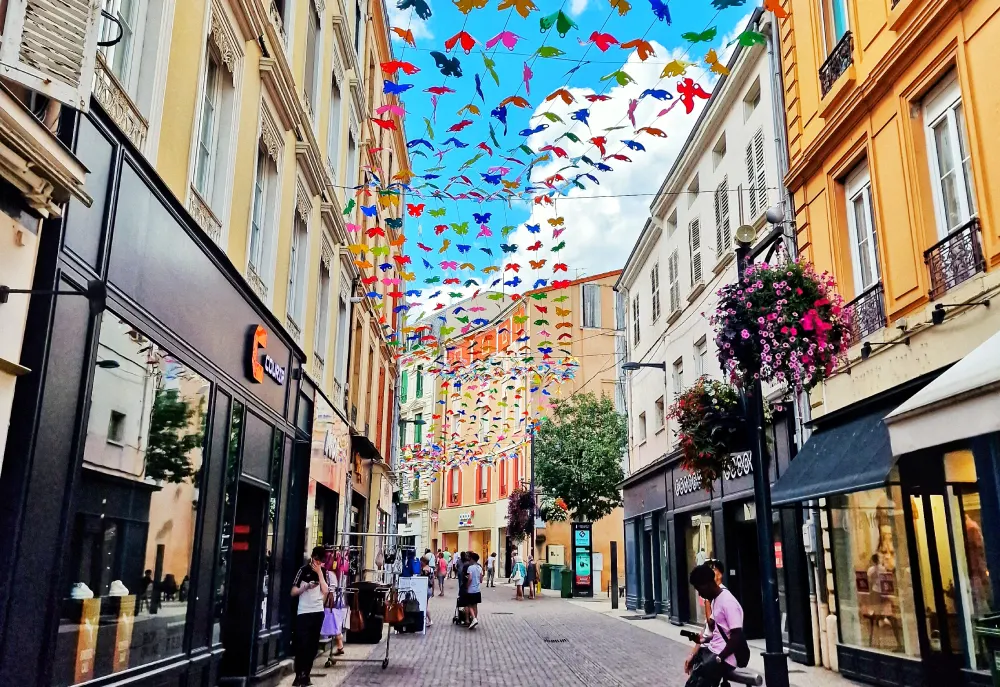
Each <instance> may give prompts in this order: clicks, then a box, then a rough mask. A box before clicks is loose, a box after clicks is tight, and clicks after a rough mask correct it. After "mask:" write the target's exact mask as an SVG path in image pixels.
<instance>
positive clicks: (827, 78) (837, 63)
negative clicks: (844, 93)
mask: <svg viewBox="0 0 1000 687" xmlns="http://www.w3.org/2000/svg"><path fill="white" fill-rule="evenodd" d="M852 64H854V35H853V34H852V33H851V32H850V31H848V32H847V33H845V34H844V36H843V38H841V39H840V42H838V43H837V45H835V46H834V48H833V50H831V51H830V55H829V56H828V57H827V58H826V62H824V63H823V66H822V67H820V68H819V87H820V90H821V91H822V92H823V96H824V97H825V96H826V94H827V93H829V92H830V89H831V88H833V84H835V83H837V79H839V78H840V77H841V76H843V74H844V72H846V71H847V68H848V67H850V66H851V65H852Z"/></svg>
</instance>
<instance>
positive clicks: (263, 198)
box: [247, 147, 278, 302]
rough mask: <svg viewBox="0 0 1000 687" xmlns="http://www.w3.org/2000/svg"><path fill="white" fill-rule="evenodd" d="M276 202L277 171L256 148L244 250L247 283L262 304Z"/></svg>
mask: <svg viewBox="0 0 1000 687" xmlns="http://www.w3.org/2000/svg"><path fill="white" fill-rule="evenodd" d="M277 202H278V169H277V167H276V166H275V163H274V160H273V159H272V158H271V157H270V155H268V153H267V151H266V150H264V148H262V147H258V148H257V165H256V170H255V172H254V186H253V201H252V205H251V208H250V238H249V245H248V246H247V267H248V269H247V272H248V275H247V277H248V279H247V280H248V281H249V282H250V285H251V286H252V287H253V289H254V291H255V292H256V293H257V295H258V296H260V297H261V300H264V301H266V302H269V294H270V286H271V279H272V276H273V274H274V236H275V230H274V227H275V212H274V211H275V208H276V207H277Z"/></svg>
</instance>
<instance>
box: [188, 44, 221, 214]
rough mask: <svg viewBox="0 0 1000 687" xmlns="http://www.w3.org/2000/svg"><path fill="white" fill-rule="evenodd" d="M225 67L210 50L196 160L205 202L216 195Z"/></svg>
mask: <svg viewBox="0 0 1000 687" xmlns="http://www.w3.org/2000/svg"><path fill="white" fill-rule="evenodd" d="M221 69H222V67H221V66H220V65H219V60H218V58H217V57H216V56H215V53H214V52H213V51H212V50H211V49H209V51H208V63H207V65H206V67H205V70H206V71H205V89H204V92H203V93H202V104H201V122H200V123H199V126H198V150H197V157H196V159H195V171H194V187H195V190H196V191H198V193H199V194H200V195H201V197H202V198H204V199H205V200H210V198H211V195H212V184H213V177H214V175H215V169H214V165H215V158H216V153H217V146H218V137H219V136H218V134H219V131H218V129H219V122H218V119H219V109H220V107H221V105H222V75H221V74H220V73H219V72H220V71H221Z"/></svg>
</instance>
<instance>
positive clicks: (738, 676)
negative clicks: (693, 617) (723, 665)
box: [681, 630, 764, 687]
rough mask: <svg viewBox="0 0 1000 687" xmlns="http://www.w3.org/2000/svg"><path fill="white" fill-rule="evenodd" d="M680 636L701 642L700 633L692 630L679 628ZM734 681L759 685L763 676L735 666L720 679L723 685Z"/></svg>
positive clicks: (762, 681) (754, 686)
mask: <svg viewBox="0 0 1000 687" xmlns="http://www.w3.org/2000/svg"><path fill="white" fill-rule="evenodd" d="M681 636H682V637H685V638H687V639H689V640H691V641H692V642H694V643H695V644H701V633H700V632H694V631H693V630H681ZM727 682H728V683H730V684H731V683H734V682H735V683H736V684H738V685H752V686H753V687H760V686H761V685H763V684H764V676H763V675H760V674H759V673H757V672H756V671H753V670H750V669H749V668H735V669H734V670H733V671H732V672H731V673H729V675H727V676H726V677H724V678H723V679H722V685H723V687H724V686H725V685H726V683H727Z"/></svg>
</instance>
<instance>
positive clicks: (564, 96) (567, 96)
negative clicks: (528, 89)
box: [545, 88, 576, 105]
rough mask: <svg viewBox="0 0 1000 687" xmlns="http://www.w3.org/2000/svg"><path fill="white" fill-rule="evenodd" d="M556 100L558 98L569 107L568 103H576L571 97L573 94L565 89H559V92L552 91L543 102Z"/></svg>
mask: <svg viewBox="0 0 1000 687" xmlns="http://www.w3.org/2000/svg"><path fill="white" fill-rule="evenodd" d="M556 98H560V99H561V100H562V101H563V102H564V103H566V104H567V105H569V104H570V103H574V102H576V99H575V98H574V97H573V94H572V93H570V92H569V91H568V90H566V89H565V88H560V89H559V90H556V91H553V92H552V93H550V94H549V95H548V96H547V97H546V98H545V102H549V101H550V100H555V99H556Z"/></svg>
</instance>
